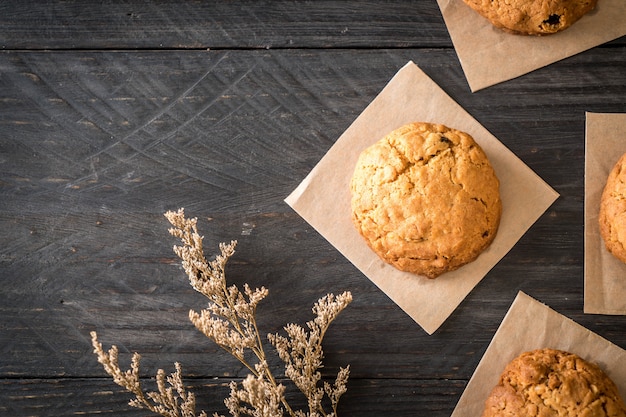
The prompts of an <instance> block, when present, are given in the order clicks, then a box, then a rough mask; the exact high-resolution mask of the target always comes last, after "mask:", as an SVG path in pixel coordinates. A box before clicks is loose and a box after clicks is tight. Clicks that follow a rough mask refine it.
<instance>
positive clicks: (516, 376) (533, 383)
mask: <svg viewBox="0 0 626 417" xmlns="http://www.w3.org/2000/svg"><path fill="white" fill-rule="evenodd" d="M495 416H528V417H533V416H555V417H581V416H586V417H626V406H625V405H624V401H623V400H622V399H621V398H620V395H619V392H618V390H617V386H616V385H615V383H614V382H613V381H611V379H610V378H609V377H608V375H606V374H605V373H604V372H603V371H602V369H600V368H599V367H598V366H597V365H595V364H593V363H590V362H588V361H585V360H584V359H582V358H580V357H579V356H577V355H575V354H573V353H569V352H564V351H562V350H555V349H538V350H534V351H531V352H525V353H522V354H521V355H520V356H518V357H517V358H515V359H514V360H513V361H511V362H510V363H509V364H508V365H507V366H506V368H505V369H504V372H503V373H502V375H501V376H500V381H499V383H498V385H496V386H495V387H494V389H493V390H492V392H491V394H490V395H489V397H488V398H487V401H486V402H485V410H484V411H483V414H482V417H495Z"/></svg>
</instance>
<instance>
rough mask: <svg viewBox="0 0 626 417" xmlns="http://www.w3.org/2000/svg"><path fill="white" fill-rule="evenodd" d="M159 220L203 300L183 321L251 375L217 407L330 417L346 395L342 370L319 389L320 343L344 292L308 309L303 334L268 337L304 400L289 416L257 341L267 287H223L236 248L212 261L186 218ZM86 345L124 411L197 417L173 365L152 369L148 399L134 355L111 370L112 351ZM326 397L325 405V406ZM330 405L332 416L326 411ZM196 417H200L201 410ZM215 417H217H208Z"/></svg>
mask: <svg viewBox="0 0 626 417" xmlns="http://www.w3.org/2000/svg"><path fill="white" fill-rule="evenodd" d="M165 217H166V218H167V219H168V220H169V222H170V223H171V224H172V226H173V227H172V228H171V229H170V230H169V232H170V234H172V235H173V236H175V237H177V238H179V239H180V240H181V242H182V245H181V246H174V252H175V253H176V255H178V256H179V257H180V258H181V260H182V265H183V268H184V270H185V272H186V274H187V276H188V277H189V281H190V284H191V285H192V287H193V288H194V289H195V290H196V291H198V292H199V293H201V294H203V295H204V296H205V297H207V298H208V300H209V304H208V306H207V308H205V309H202V310H201V311H200V312H196V311H193V310H191V311H190V312H189V319H190V320H191V322H192V323H193V324H194V326H195V327H196V328H197V329H198V330H200V331H201V332H202V333H203V334H204V335H206V336H207V337H208V338H210V339H212V340H213V341H214V342H215V343H216V344H217V345H218V346H220V347H221V348H222V349H224V350H225V351H227V352H229V353H230V354H231V355H232V356H233V357H235V358H237V359H238V360H239V361H240V362H241V363H242V364H243V365H244V366H246V368H248V370H249V371H250V372H251V374H250V375H248V376H247V377H246V378H245V379H244V380H243V381H242V382H241V384H240V385H241V388H240V387H239V384H237V383H235V382H231V384H230V396H229V397H228V398H227V399H225V401H224V403H225V405H226V407H227V408H228V411H229V413H230V414H231V415H232V416H246V415H247V416H253V417H278V416H283V415H285V414H287V415H289V416H292V417H336V416H337V405H338V403H339V398H340V397H341V396H342V395H343V394H344V393H345V392H346V389H347V382H348V377H349V373H350V370H349V366H348V367H345V368H340V370H339V372H338V374H337V377H336V379H335V381H334V383H333V384H332V385H331V384H330V383H328V382H323V383H322V375H321V372H320V369H321V368H322V360H323V357H324V353H323V350H322V341H323V339H324V335H325V334H326V331H327V330H328V327H329V325H330V323H331V322H332V321H333V320H334V319H335V318H336V317H337V315H338V314H339V313H340V312H341V311H342V310H343V309H344V308H345V307H346V306H347V305H348V304H350V302H351V301H352V295H351V294H350V292H344V293H343V294H340V295H339V296H334V295H333V294H328V295H326V296H325V297H323V298H321V299H320V300H318V302H317V303H316V304H315V305H314V306H313V313H314V314H315V318H314V319H313V320H311V321H309V322H308V323H307V327H308V331H307V330H305V329H304V328H303V327H301V326H298V325H296V324H288V325H287V326H285V327H284V329H285V331H286V332H287V337H284V336H281V335H279V334H270V335H268V339H269V341H270V343H271V344H272V345H273V346H274V347H275V348H276V351H277V353H278V356H279V358H280V359H281V360H282V361H283V362H284V363H285V375H286V376H287V377H288V378H289V379H290V380H292V381H293V383H294V384H295V386H296V387H297V388H298V389H299V390H300V391H301V392H302V393H303V394H304V395H305V396H306V399H307V404H308V411H307V412H304V411H301V410H294V409H292V407H291V406H290V405H289V404H288V402H287V400H286V398H285V396H284V392H285V386H284V385H282V384H279V383H278V382H277V381H276V378H275V377H274V375H273V373H272V371H271V370H270V369H269V366H268V362H267V358H266V354H265V350H264V348H263V342H262V340H261V337H260V335H259V331H258V327H257V322H256V309H257V306H258V304H259V303H260V302H261V301H262V300H263V299H264V298H265V297H266V296H267V295H268V291H267V289H266V288H264V287H261V288H256V289H254V290H253V289H251V288H250V287H249V286H248V284H244V287H243V291H240V290H239V288H238V287H237V286H235V285H230V286H228V285H227V282H226V274H225V268H226V263H227V261H228V259H229V258H230V257H231V256H232V255H233V254H234V253H235V246H236V244H237V242H236V241H231V242H230V243H229V244H224V243H222V244H220V245H219V248H220V254H219V255H217V256H216V257H215V259H214V260H213V261H208V260H207V259H206V258H205V255H204V249H203V237H202V236H200V234H199V233H198V230H197V219H196V218H191V219H187V218H186V217H185V214H184V210H183V209H180V210H178V211H176V212H173V211H168V212H167V213H165ZM92 344H93V346H94V352H95V353H96V355H97V356H98V361H99V362H100V363H101V364H102V365H103V367H104V369H105V371H106V372H107V373H108V374H109V375H111V376H112V377H113V380H114V382H115V383H117V384H118V385H120V386H122V387H124V388H126V389H127V390H128V391H129V392H131V393H132V394H134V395H135V399H133V400H131V401H130V403H129V404H130V405H131V406H134V407H139V408H145V409H148V410H150V411H153V412H155V413H157V414H161V415H163V416H166V417H179V416H180V417H196V414H195V397H194V395H193V393H190V392H188V391H187V390H186V389H185V387H184V385H183V383H182V377H181V368H180V365H179V364H178V363H177V364H176V372H174V373H173V374H171V375H170V376H169V377H167V378H166V377H165V372H164V371H163V370H161V369H159V370H158V372H157V376H156V381H157V387H158V392H147V393H145V394H144V390H143V388H142V387H141V384H140V381H139V359H140V357H139V355H138V354H137V353H135V354H134V355H133V359H132V364H131V369H130V370H128V371H122V370H120V368H119V364H118V359H117V357H118V351H117V348H116V347H115V346H113V347H112V348H111V349H110V350H109V352H108V353H105V352H104V350H103V348H102V345H101V344H100V343H99V342H98V340H97V335H96V334H95V332H93V333H92ZM325 398H327V400H326V401H327V402H326V403H325ZM328 403H330V408H331V410H332V411H330V412H328V411H326V407H327V406H328ZM198 417H206V413H205V412H204V411H202V412H201V413H200V414H199V415H198ZM214 417H219V416H218V415H217V414H214Z"/></svg>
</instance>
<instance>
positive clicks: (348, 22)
mask: <svg viewBox="0 0 626 417" xmlns="http://www.w3.org/2000/svg"><path fill="white" fill-rule="evenodd" d="M450 45H451V42H450V37H449V35H448V33H447V31H446V29H445V25H444V24H443V19H442V17H441V13H440V11H439V8H438V6H437V3H436V2H435V1H434V0H433V1H423V0H412V1H402V0H387V1H382V2H381V1H355V0H351V1H341V2H336V1H330V0H316V1H314V2H310V1H285V0H281V1H248V0H247V1H221V2H220V1H217V2H178V1H141V2H131V3H129V4H128V3H127V4H117V3H111V2H100V1H81V2H64V1H54V2H29V3H28V4H27V5H25V4H23V3H21V2H18V1H10V2H2V4H1V5H0V47H1V48H2V49H145V48H151V49H171V48H175V49H189V48H193V49H206V48H212V49H215V48H217V49H220V48H228V49H232V48H234V49H240V48H255V49H256V48H260V49H269V48H326V47H342V48H354V47H357V48H358V47H368V48H369V47H401V48H404V47H415V46H421V47H433V46H446V47H449V46H450Z"/></svg>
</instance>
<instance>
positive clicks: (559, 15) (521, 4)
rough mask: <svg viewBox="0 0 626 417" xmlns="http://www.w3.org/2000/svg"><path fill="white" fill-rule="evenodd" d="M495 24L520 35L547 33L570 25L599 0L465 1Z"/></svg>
mask: <svg viewBox="0 0 626 417" xmlns="http://www.w3.org/2000/svg"><path fill="white" fill-rule="evenodd" d="M463 1H465V3H467V5H468V6H470V7H471V8H472V9H474V10H476V11H477V12H478V13H479V14H481V15H482V16H483V17H485V18H486V19H487V20H489V21H490V22H491V23H492V24H493V25H494V26H496V27H498V28H500V29H503V30H505V31H507V32H510V33H515V34H520V35H548V34H551V33H556V32H560V31H562V30H564V29H566V28H568V27H570V26H571V25H572V24H573V23H574V22H576V21H577V20H578V19H580V18H581V17H583V16H584V15H585V14H587V13H589V12H590V11H591V10H593V9H594V8H595V6H596V3H597V0H463Z"/></svg>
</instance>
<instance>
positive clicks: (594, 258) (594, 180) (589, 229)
mask: <svg viewBox="0 0 626 417" xmlns="http://www.w3.org/2000/svg"><path fill="white" fill-rule="evenodd" d="M625 152H626V114H619V113H613V114H606V113H587V114H586V132H585V306H584V312H585V313H590V314H614V315H618V314H622V315H626V264H624V263H622V262H620V261H619V260H618V259H617V258H615V257H614V256H613V255H611V254H610V253H609V251H608V250H607V249H606V247H605V245H604V241H603V240H602V237H601V236H600V227H599V225H598V212H599V210H600V197H601V196H602V191H603V190H604V185H605V184H606V179H607V177H608V176H609V172H610V171H611V169H612V168H613V165H615V163H616V162H617V160H618V159H619V158H620V156H622V154H624V153H625Z"/></svg>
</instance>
